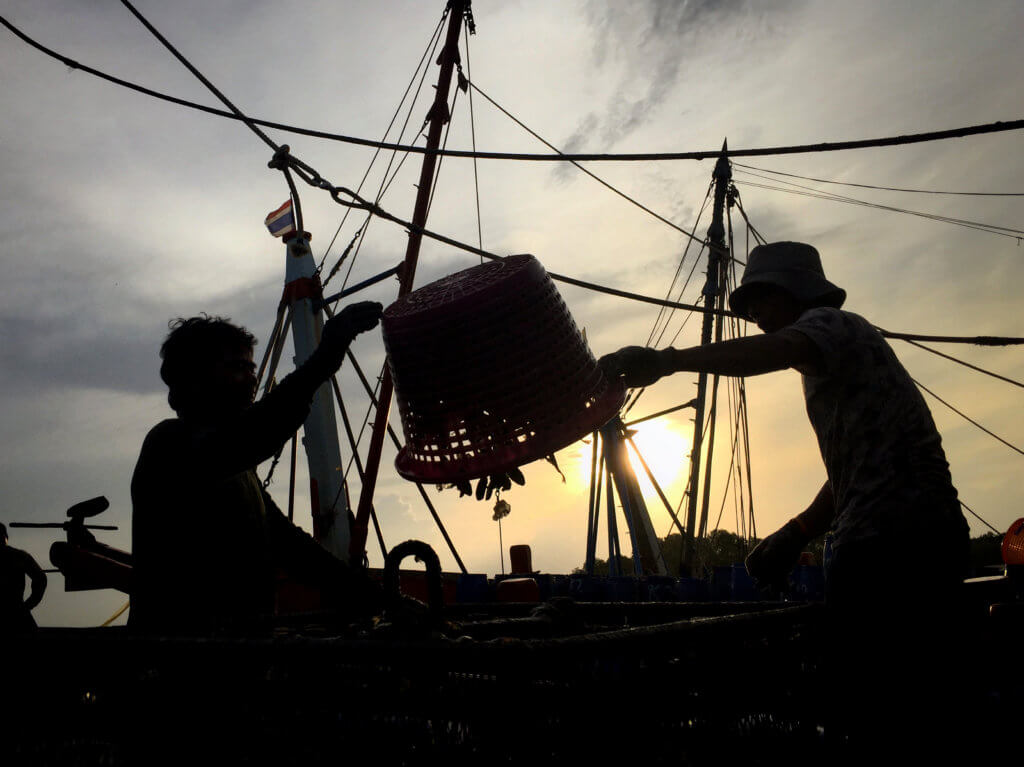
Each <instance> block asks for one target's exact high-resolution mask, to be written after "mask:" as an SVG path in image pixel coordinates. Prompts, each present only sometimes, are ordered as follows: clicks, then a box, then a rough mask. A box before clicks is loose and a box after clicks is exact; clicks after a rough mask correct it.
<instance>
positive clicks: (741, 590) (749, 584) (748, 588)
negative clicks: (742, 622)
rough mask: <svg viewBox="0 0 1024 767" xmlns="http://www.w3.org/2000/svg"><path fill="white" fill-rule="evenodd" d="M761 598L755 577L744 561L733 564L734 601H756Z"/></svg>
mask: <svg viewBox="0 0 1024 767" xmlns="http://www.w3.org/2000/svg"><path fill="white" fill-rule="evenodd" d="M760 598H761V595H760V593H759V592H758V590H757V587H756V586H755V585H754V579H753V578H751V577H750V573H748V572H747V566H746V565H744V564H743V563H742V562H740V563H737V564H734V565H733V566H732V599H733V601H734V602H756V601H758V600H759V599H760Z"/></svg>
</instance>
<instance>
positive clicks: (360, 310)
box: [320, 301, 384, 354]
mask: <svg viewBox="0 0 1024 767" xmlns="http://www.w3.org/2000/svg"><path fill="white" fill-rule="evenodd" d="M383 311H384V308H383V307H382V306H381V305H380V304H379V303H377V302H376V301H360V302H358V303H355V304H349V305H348V306H346V307H345V308H344V309H342V310H341V311H340V312H338V313H337V314H335V315H334V316H333V317H331V319H329V320H327V324H325V325H324V333H323V338H321V340H320V345H321V346H327V348H328V349H329V350H330V351H331V352H334V353H340V354H344V353H345V351H346V350H347V349H348V345H349V344H350V343H352V340H353V339H354V338H355V337H356V336H357V335H359V334H360V333H363V332H365V331H367V330H372V329H373V328H375V327H377V323H378V322H380V315H381V313H382V312H383Z"/></svg>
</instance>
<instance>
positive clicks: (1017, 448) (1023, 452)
mask: <svg viewBox="0 0 1024 767" xmlns="http://www.w3.org/2000/svg"><path fill="white" fill-rule="evenodd" d="M910 380H911V381H913V382H914V383H915V384H917V386H918V388H919V389H922V390H923V391H926V392H928V393H929V394H931V395H932V396H933V397H935V399H937V400H938V401H939V402H941V403H942V404H943V405H945V406H946V407H948V408H949V409H950V410H952V411H953V412H954V413H956V414H957V415H958V416H960V417H961V418H963V419H964V420H965V421H969V422H970V423H972V424H974V425H975V426H977V427H978V428H979V429H981V430H982V431H983V432H985V433H986V434H987V435H989V436H990V437H994V438H995V439H997V440H999V441H1000V442H1002V443H1003V444H1004V445H1006V446H1007V447H1008V448H1010V449H1011V450H1016V451H1017V452H1018V453H1020V454H1021V455H1024V450H1021V449H1020V448H1019V447H1017V446H1016V445H1013V444H1011V443H1009V442H1007V441H1006V440H1005V439H1003V438H1002V437H1000V436H999V435H998V434H996V433H994V432H991V431H989V430H988V429H986V428H985V427H984V426H982V425H981V424H980V423H978V422H977V421H975V420H974V419H973V418H971V417H970V416H968V415H965V414H964V413H962V412H961V411H959V410H957V409H956V408H955V407H953V406H952V405H950V404H949V403H948V402H946V400H944V399H942V397H940V396H939V395H938V394H936V393H935V392H933V391H932V390H931V389H929V388H928V387H927V386H925V385H924V384H922V383H921V382H920V381H917V380H916V379H914V378H911V379H910Z"/></svg>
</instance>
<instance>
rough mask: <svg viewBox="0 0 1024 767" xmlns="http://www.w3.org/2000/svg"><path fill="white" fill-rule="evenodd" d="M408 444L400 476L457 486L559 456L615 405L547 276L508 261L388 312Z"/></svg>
mask: <svg viewBox="0 0 1024 767" xmlns="http://www.w3.org/2000/svg"><path fill="white" fill-rule="evenodd" d="M382 324H383V331H384V345H385V347H386V349H387V353H388V363H389V364H390V366H391V373H392V376H393V378H394V383H395V394H396V396H397V399H398V407H399V410H400V412H401V416H402V427H403V429H404V431H405V439H406V445H405V447H404V448H402V450H401V451H400V452H399V455H398V458H397V460H396V462H395V464H396V466H397V468H398V472H399V474H401V475H402V476H403V477H405V478H406V479H411V480H415V481H419V482H455V481H460V480H465V479H473V478H475V477H482V476H486V475H490V474H496V473H500V472H505V471H508V470H509V469H511V468H514V467H517V466H521V465H522V464H525V463H528V462H530V461H533V460H536V459H538V458H543V457H544V456H546V455H549V454H551V453H553V452H554V451H556V450H560V449H561V448H563V447H566V446H567V445H569V444H572V443H573V442H575V441H576V440H578V439H580V438H581V437H583V436H585V435H586V434H588V433H590V432H592V431H594V430H595V429H597V428H598V427H599V426H601V425H603V424H604V423H606V422H607V421H608V420H609V419H610V418H611V417H612V416H614V415H615V413H616V412H617V411H618V409H619V408H620V407H621V406H622V402H623V399H624V391H623V388H622V386H621V385H620V384H618V383H615V384H609V382H608V381H607V380H606V379H605V378H604V376H603V375H602V373H601V370H600V368H599V367H598V366H597V361H596V360H595V359H594V355H593V354H592V353H591V351H590V349H589V347H588V346H587V343H586V341H585V340H584V338H583V335H582V334H581V333H580V331H579V330H578V328H577V327H576V323H575V322H574V321H573V318H572V316H571V315H570V314H569V310H568V309H567V308H566V306H565V302H564V301H563V300H562V297H561V296H560V295H559V294H558V290H557V289H556V288H555V285H554V283H553V282H552V281H551V278H550V277H549V276H548V274H547V272H545V271H544V267H543V266H541V264H540V262H539V261H537V259H535V258H534V257H533V256H530V255H520V256H510V257H508V258H506V259H503V260H501V261H494V262H489V263H486V264H481V265H480V266H475V267H472V268H470V269H466V270H464V271H461V272H457V273H455V274H451V275H449V276H447V277H444V278H443V279H441V280H438V281H437V282H433V283H431V284H429V285H426V286H424V287H422V288H420V289H419V290H416V291H414V292H412V293H410V294H408V295H407V296H405V297H403V298H400V299H399V300H398V301H396V302H395V303H393V304H392V305H391V306H389V307H388V308H387V310H386V311H385V312H384V319H383V323H382Z"/></svg>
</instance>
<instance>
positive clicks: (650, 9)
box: [561, 0, 794, 174]
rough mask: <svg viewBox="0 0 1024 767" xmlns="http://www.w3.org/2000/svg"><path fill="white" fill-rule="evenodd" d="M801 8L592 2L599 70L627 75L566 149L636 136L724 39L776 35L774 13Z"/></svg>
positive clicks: (658, 0) (729, 0)
mask: <svg viewBox="0 0 1024 767" xmlns="http://www.w3.org/2000/svg"><path fill="white" fill-rule="evenodd" d="M793 5H794V4H793V3H790V2H785V3H781V4H775V5H774V6H773V7H772V8H771V9H770V10H765V9H764V7H763V6H762V5H760V4H758V3H755V2H753V1H752V0H696V1H691V0H684V1H683V2H678V1H677V0H648V1H647V2H643V3H615V2H605V1H604V0H600V1H598V0H594V1H593V2H591V3H589V4H588V5H587V8H586V13H585V17H586V20H587V22H588V23H589V25H590V27H591V29H592V30H593V32H594V46H593V49H592V56H593V60H594V64H595V68H596V69H598V70H604V69H607V70H613V69H616V70H617V71H618V72H620V74H619V75H618V82H617V83H616V84H614V85H613V87H610V88H608V89H607V92H608V93H611V94H612V95H611V96H610V97H609V98H608V100H607V101H606V103H605V104H604V105H603V106H602V107H601V108H599V109H597V110H596V112H597V113H598V114H600V115H602V117H601V118H596V117H595V113H593V112H592V113H590V114H588V115H586V116H585V117H584V118H583V119H582V120H581V121H580V122H579V123H578V125H577V127H576V129H575V130H574V131H573V133H572V134H570V137H569V139H567V140H566V141H565V142H563V144H564V145H565V146H570V145H571V146H572V147H573V150H568V149H567V150H566V151H579V149H582V148H583V147H586V146H589V148H591V149H594V150H605V149H608V148H609V147H612V146H614V145H615V144H617V143H618V142H620V141H622V140H623V139H626V138H628V137H629V136H631V135H632V134H634V133H635V132H636V131H637V130H638V129H640V128H641V127H642V126H644V125H645V124H647V123H648V122H649V121H651V120H652V119H653V118H655V117H656V116H657V112H658V111H659V109H660V108H661V107H662V105H663V104H665V102H666V101H667V100H668V98H669V96H670V95H671V94H672V93H673V92H675V91H676V90H677V89H678V88H679V87H680V84H681V82H683V81H684V78H683V77H682V74H681V73H682V72H683V69H684V65H688V66H690V67H691V68H695V65H697V64H698V62H700V60H701V59H702V58H703V57H705V56H706V55H707V53H708V51H709V49H710V48H711V47H712V46H713V45H714V41H716V40H718V41H722V40H726V41H728V42H730V43H731V42H734V41H735V39H736V38H737V37H738V38H739V39H741V40H744V41H749V40H751V39H756V38H762V37H765V36H770V35H771V34H773V28H774V27H773V25H771V24H768V23H766V17H767V16H768V15H769V14H771V15H777V14H782V13H785V12H788V11H789V10H790V8H791V7H792V6H793ZM725 50H726V51H727V50H728V49H725ZM726 55H727V54H726ZM588 137H589V138H590V140H589V141H588V140H587V139H588ZM561 173H563V174H564V169H563V170H562V171H561Z"/></svg>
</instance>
